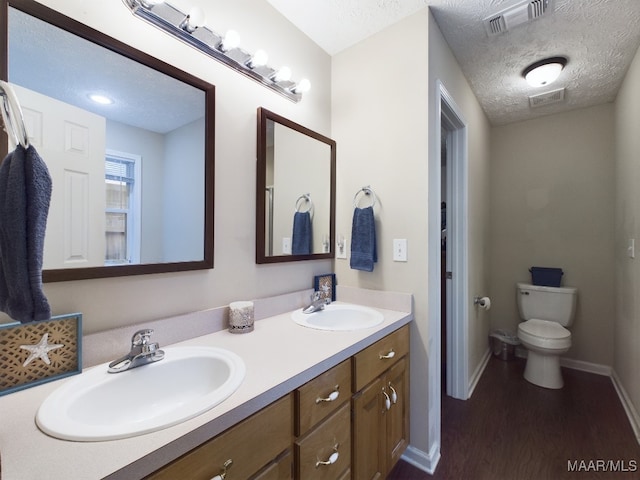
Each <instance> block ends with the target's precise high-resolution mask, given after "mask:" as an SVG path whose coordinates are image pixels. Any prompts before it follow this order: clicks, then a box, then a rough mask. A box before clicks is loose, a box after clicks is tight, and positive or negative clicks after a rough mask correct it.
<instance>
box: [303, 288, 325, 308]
mask: <svg viewBox="0 0 640 480" xmlns="http://www.w3.org/2000/svg"><path fill="white" fill-rule="evenodd" d="M329 303H331V300H329V299H328V298H323V297H322V296H321V294H320V292H319V291H316V292H313V295H311V304H309V306H307V307H305V308H303V309H302V313H313V312H318V311H320V310H324V306H325V305H327V304H329Z"/></svg>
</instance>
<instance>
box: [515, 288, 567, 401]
mask: <svg viewBox="0 0 640 480" xmlns="http://www.w3.org/2000/svg"><path fill="white" fill-rule="evenodd" d="M517 292H518V309H519V311H520V317H521V318H522V320H524V321H523V322H522V323H520V324H519V325H518V338H519V339H520V341H521V342H522V345H523V346H524V347H525V348H526V349H527V352H528V355H527V365H526V367H525V370H524V378H525V380H527V381H528V382H530V383H533V384H535V385H538V386H541V387H545V388H553V389H558V388H562V387H563V385H564V382H563V380H562V373H561V371H560V355H563V354H564V353H566V352H567V351H568V350H569V348H570V347H571V332H570V331H569V330H567V328H565V327H568V326H570V325H571V324H572V322H573V317H574V313H575V305H576V296H577V289H575V288H569V287H565V288H556V287H540V286H537V285H528V284H524V283H519V284H518V285H517Z"/></svg>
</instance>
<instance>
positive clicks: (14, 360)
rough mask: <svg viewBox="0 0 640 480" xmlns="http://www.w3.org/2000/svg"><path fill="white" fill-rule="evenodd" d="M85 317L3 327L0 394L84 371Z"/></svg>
mask: <svg viewBox="0 0 640 480" xmlns="http://www.w3.org/2000/svg"><path fill="white" fill-rule="evenodd" d="M81 346H82V314H81V313H73V314H70V315H60V316H57V317H52V318H51V319H50V320H44V321H38V322H30V323H22V324H20V323H9V324H6V325H0V395H6V394H7V393H11V392H15V391H17V390H22V389H24V388H29V387H33V386H35V385H39V384H41V383H45V382H50V381H52V380H57V379H59V378H63V377H67V376H69V375H75V374H77V373H80V372H81V370H82V348H81Z"/></svg>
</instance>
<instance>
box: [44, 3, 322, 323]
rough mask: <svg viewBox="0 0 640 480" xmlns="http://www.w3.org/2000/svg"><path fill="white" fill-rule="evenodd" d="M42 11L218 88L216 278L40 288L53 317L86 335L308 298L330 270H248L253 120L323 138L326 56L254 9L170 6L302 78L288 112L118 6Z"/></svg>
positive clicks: (275, 98)
mask: <svg viewBox="0 0 640 480" xmlns="http://www.w3.org/2000/svg"><path fill="white" fill-rule="evenodd" d="M41 3H43V4H45V5H46V6H49V7H51V8H53V9H55V10H58V11H60V12H62V13H64V14H66V15H67V16H70V17H72V18H74V19H76V20H78V21H80V22H82V23H85V24H87V25H89V26H91V27H93V28H95V29H97V30H100V31H102V32H104V33H106V34H108V35H110V36H112V37H115V38H117V39H119V40H121V41H123V42H125V43H128V44H130V45H133V46H134V47H136V48H138V49H140V50H142V51H145V52H147V53H149V54H151V55H153V56H155V57H157V58H159V59H161V60H163V61H165V62H167V63H170V64H173V65H175V66H177V67H178V68H180V69H182V70H185V71H187V72H189V73H191V74H193V75H195V76H197V77H200V78H202V79H204V80H206V81H208V82H209V83H212V84H214V85H215V86H216V123H215V129H216V132H215V135H216V137H215V157H216V165H215V174H216V177H215V219H214V225H215V251H214V262H215V267H214V269H213V270H206V271H195V272H184V273H174V274H157V275H144V276H134V277H126V278H125V277H122V278H115V279H97V280H84V281H75V282H64V283H49V284H45V294H46V295H47V297H48V298H49V300H50V302H51V305H52V309H53V313H54V314H62V313H69V312H76V311H80V312H82V313H83V314H84V331H85V333H91V332H95V331H100V330H105V329H108V328H112V327H116V326H121V325H130V324H134V323H138V322H141V321H144V320H148V319H155V318H163V317H166V316H170V315H176V314H180V313H184V312H191V311H195V310H201V309H206V308H210V307H215V306H220V305H226V304H228V303H229V302H231V301H234V300H238V299H247V298H258V297H264V296H269V295H274V294H279V293H283V292H289V291H293V290H300V289H303V288H309V287H311V286H312V285H313V275H317V274H322V273H326V272H327V271H331V269H332V268H331V262H330V261H329V260H326V261H313V262H296V263H291V264H280V265H264V266H258V265H256V264H255V188H256V187H255V179H256V118H257V117H256V115H257V112H256V110H257V108H258V107H259V106H263V107H265V108H268V109H269V110H272V111H274V112H276V113H279V114H280V115H283V116H285V117H288V118H290V119H291V120H293V121H295V122H297V123H300V124H302V125H305V126H307V127H309V128H311V129H313V130H316V131H318V132H320V133H322V134H324V135H327V136H330V126H331V117H330V95H331V85H330V83H331V75H330V69H331V62H330V57H329V56H328V55H327V54H326V53H325V52H324V51H322V50H321V49H320V48H319V47H318V46H317V45H315V44H313V43H312V42H311V41H310V40H309V39H308V37H306V36H305V35H303V34H302V33H300V32H299V31H298V30H297V29H295V28H294V27H293V26H292V25H291V24H290V23H289V22H288V21H287V20H285V19H284V18H283V17H282V16H281V15H280V14H278V13H277V12H276V11H275V10H274V9H273V8H272V7H271V6H270V5H268V4H267V3H266V2H264V1H262V0H237V1H234V2H229V1H224V0H210V1H205V0H193V1H190V2H173V3H176V4H177V3H180V4H181V6H182V7H183V8H184V10H188V9H189V8H190V6H194V5H198V6H200V7H201V8H202V9H203V10H204V11H205V13H206V15H207V18H208V19H209V21H210V23H211V27H212V28H213V29H215V30H218V31H222V32H224V31H226V30H227V29H228V28H234V29H236V30H238V31H239V33H240V35H241V36H242V39H243V40H242V46H243V47H244V48H246V49H247V50H250V51H255V50H256V49H257V48H264V49H265V50H266V51H268V52H269V54H270V64H273V65H276V66H280V65H284V64H287V65H289V66H290V67H291V68H292V70H293V75H294V78H296V79H300V78H304V77H307V78H309V79H310V80H311V82H312V84H313V87H312V90H311V91H310V92H309V93H308V94H305V98H304V99H303V100H302V102H300V103H298V104H294V103H292V102H290V101H289V100H287V99H285V98H283V97H281V96H280V95H278V94H276V93H273V92H271V91H270V90H268V89H266V88H264V87H262V86H261V85H259V84H257V83H255V82H253V81H252V80H249V79H247V78H245V77H244V76H242V75H239V74H238V73H236V72H234V71H232V70H231V69H229V68H228V67H225V66H223V65H221V64H219V63H218V62H216V61H214V60H212V59H209V58H207V57H205V56H204V55H203V54H202V53H200V52H198V51H196V50H195V49H193V48H191V47H189V46H187V45H185V44H183V43H181V42H179V41H177V40H176V39H174V38H171V37H170V36H168V35H167V34H165V33H163V32H161V31H159V30H158V29H156V28H154V27H152V26H150V25H148V24H147V23H145V22H143V21H141V20H139V19H137V18H135V17H134V16H133V15H132V14H131V13H130V11H129V10H128V8H127V7H126V6H125V5H124V4H123V3H122V1H121V0H106V1H102V2H86V1H83V0H43V1H42V2H41ZM182 3H188V5H182ZM274 32H277V34H274ZM113 299H117V302H114V301H113Z"/></svg>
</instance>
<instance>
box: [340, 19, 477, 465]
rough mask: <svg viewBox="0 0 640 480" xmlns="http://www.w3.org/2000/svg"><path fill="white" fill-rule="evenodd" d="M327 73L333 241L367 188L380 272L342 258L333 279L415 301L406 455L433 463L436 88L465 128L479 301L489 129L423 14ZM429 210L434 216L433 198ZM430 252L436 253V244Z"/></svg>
mask: <svg viewBox="0 0 640 480" xmlns="http://www.w3.org/2000/svg"><path fill="white" fill-rule="evenodd" d="M408 46H410V48H408ZM332 73H333V100H332V119H333V137H334V139H335V140H336V141H337V144H338V178H337V183H338V188H337V222H336V234H337V235H341V234H343V235H345V236H346V237H347V245H348V246H349V243H350V240H349V239H350V236H351V219H352V214H353V205H352V204H353V197H354V194H355V193H356V192H357V191H358V190H359V189H360V188H361V187H363V186H365V185H370V186H371V188H372V189H373V190H374V191H375V193H376V195H377V197H378V205H377V206H376V208H375V213H376V230H377V232H376V233H377V240H378V263H377V264H376V265H375V268H374V271H373V272H371V273H367V272H360V271H356V270H351V269H350V268H349V263H348V262H349V260H348V259H347V260H340V259H336V261H335V262H336V268H335V270H336V272H337V274H338V281H339V283H341V284H346V285H354V286H358V287H363V288H374V289H382V290H395V291H405V292H410V293H412V294H413V295H414V312H415V322H414V323H413V324H412V330H411V335H412V337H411V446H412V447H413V448H415V449H417V450H419V451H421V452H422V454H424V455H428V454H429V455H430V454H431V453H433V452H432V449H433V448H437V445H435V444H434V442H437V439H438V438H439V433H438V432H437V431H436V430H437V429H438V428H439V420H438V422H429V416H430V415H431V417H432V418H438V419H439V416H440V411H439V403H438V404H437V405H435V404H434V403H433V398H432V399H431V400H430V399H429V395H430V394H432V393H433V392H430V391H429V384H428V382H429V380H430V378H429V374H430V372H429V368H430V365H429V358H428V355H429V354H430V353H433V352H434V349H435V345H434V343H433V339H430V336H432V335H433V332H430V331H429V328H428V325H429V318H428V312H429V305H430V302H434V301H439V300H438V299H430V297H429V292H428V289H429V285H428V277H429V271H430V269H431V268H435V267H434V266H432V265H430V264H429V256H428V252H429V248H430V245H429V238H428V223H427V222H428V216H429V208H430V205H429V194H430V191H429V184H430V182H429V180H430V179H429V175H430V172H429V156H430V155H436V159H437V160H436V161H437V164H438V165H439V164H440V152H439V151H438V152H433V151H431V150H430V148H431V147H432V145H434V144H435V140H436V139H437V138H438V137H439V135H440V132H436V131H435V122H434V118H433V115H434V111H435V110H434V109H435V103H434V98H433V94H434V92H435V82H436V80H437V79H440V80H442V81H443V82H444V83H445V85H446V87H447V89H448V90H449V92H450V93H451V94H452V95H453V97H454V98H455V100H456V102H457V103H458V105H459V106H460V108H461V110H462V112H463V114H464V116H465V117H466V120H467V123H468V126H469V139H468V141H469V168H470V174H471V175H472V177H470V178H473V181H470V185H469V210H470V213H471V214H472V215H473V218H472V219H470V228H469V232H470V233H469V235H470V238H469V245H470V252H469V264H470V265H469V271H468V273H469V277H470V286H471V287H472V290H471V291H473V292H475V291H477V292H478V293H480V292H486V291H487V290H488V284H487V280H486V279H487V274H486V272H485V268H486V266H487V264H486V254H487V235H488V232H487V229H486V224H487V222H486V219H487V215H488V173H487V170H488V168H487V164H488V161H489V127H488V123H487V120H486V118H485V116H484V114H483V112H482V110H481V109H480V107H479V105H478V102H477V101H476V99H475V97H474V96H473V93H472V92H471V89H470V88H469V85H468V84H467V82H466V80H465V78H464V76H463V74H462V72H461V70H460V68H459V67H458V65H457V63H456V61H455V59H454V57H453V55H452V53H451V51H450V50H449V48H448V46H447V44H446V42H445V41H444V38H443V37H442V34H441V33H440V31H439V30H438V27H437V25H436V23H435V21H434V20H433V18H432V16H431V14H430V13H429V10H428V9H424V10H422V11H420V12H418V13H416V14H414V15H412V16H411V17H409V18H407V19H405V20H402V21H401V22H399V23H397V24H395V25H393V26H391V27H389V28H387V29H385V30H384V31H382V32H380V33H378V34H376V35H373V36H372V37H370V38H368V39H366V40H364V41H363V42H361V43H359V44H357V45H355V46H353V47H351V48H349V49H347V50H345V51H343V52H341V53H339V54H337V55H335V56H334V57H333V72H332ZM354 86H357V88H354ZM436 208H437V210H438V212H439V209H440V200H439V198H438V199H437V201H436ZM394 238H406V239H407V240H408V261H407V262H406V263H403V262H394V261H393V258H392V246H393V239H394ZM434 248H436V249H437V252H438V254H439V248H440V243H439V241H438V243H437V245H435V246H434ZM347 250H349V248H347ZM469 302H470V303H471V299H469ZM471 321H474V322H476V325H474V326H471V327H470V331H471V332H472V333H471V336H470V345H469V348H470V351H471V355H470V362H475V364H477V363H478V362H479V357H480V356H481V352H484V351H485V350H486V348H487V337H486V330H487V329H488V320H487V319H486V318H485V317H482V318H479V319H478V318H475V316H474V315H473V314H472V315H471ZM437 323H439V315H438V319H437ZM478 331H480V333H478ZM430 342H431V343H430ZM431 380H433V379H431ZM430 401H431V402H432V403H430ZM429 408H435V410H434V411H429ZM418 455H420V454H418ZM422 460H425V461H427V459H425V458H423V459H422ZM431 460H433V458H431ZM423 466H426V465H424V464H423Z"/></svg>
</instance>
